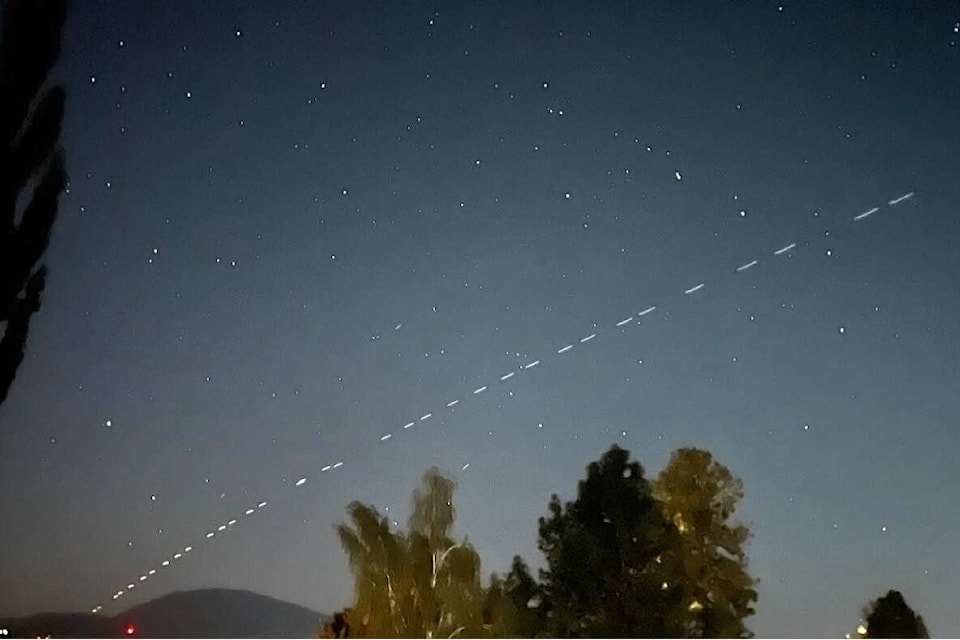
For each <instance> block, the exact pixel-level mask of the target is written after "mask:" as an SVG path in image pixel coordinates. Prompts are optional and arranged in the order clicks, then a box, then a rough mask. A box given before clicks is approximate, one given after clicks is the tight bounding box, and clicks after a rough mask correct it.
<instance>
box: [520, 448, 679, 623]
mask: <svg viewBox="0 0 960 640" xmlns="http://www.w3.org/2000/svg"><path fill="white" fill-rule="evenodd" d="M549 510H550V515H549V517H547V518H540V537H539V547H540V550H541V551H543V553H544V555H545V556H546V561H547V568H546V569H545V570H543V571H542V572H541V580H542V590H543V598H544V605H545V608H546V625H545V632H546V634H547V635H548V636H553V637H597V636H601V637H617V638H620V637H664V636H671V635H673V634H674V626H673V623H672V622H671V620H670V619H669V616H667V615H665V612H668V611H672V610H674V608H675V604H676V597H677V590H676V589H674V588H673V587H671V586H670V585H669V584H665V581H664V573H663V570H662V569H663V568H662V565H660V564H658V563H657V562H656V559H657V558H658V556H660V554H662V553H663V552H664V551H665V550H666V549H668V548H670V547H671V545H672V544H674V541H675V537H676V534H675V532H674V531H673V528H672V527H671V526H670V524H669V523H668V522H666V520H665V519H664V517H663V513H662V510H661V508H660V506H659V505H658V504H657V502H656V500H654V498H653V495H652V489H651V486H650V483H649V482H647V480H646V479H644V477H643V468H642V467H641V466H640V464H639V463H637V462H630V461H629V452H627V451H625V450H623V449H620V448H619V447H617V446H614V447H612V448H611V449H610V450H609V451H607V452H606V453H605V454H604V455H603V457H602V458H601V459H600V461H599V462H594V463H591V464H590V465H589V466H588V467H587V477H586V479H585V480H583V481H581V482H580V485H579V489H578V492H577V499H576V500H575V501H573V502H568V503H566V504H565V505H561V503H560V500H559V498H557V496H556V495H554V496H553V497H552V498H551V500H550V504H549Z"/></svg>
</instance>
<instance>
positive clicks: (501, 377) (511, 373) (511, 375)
mask: <svg viewBox="0 0 960 640" xmlns="http://www.w3.org/2000/svg"><path fill="white" fill-rule="evenodd" d="M515 375H517V372H516V371H511V372H510V373H507V374H504V375H502V376H500V382H503V381H504V380H509V379H510V378H512V377H513V376H515Z"/></svg>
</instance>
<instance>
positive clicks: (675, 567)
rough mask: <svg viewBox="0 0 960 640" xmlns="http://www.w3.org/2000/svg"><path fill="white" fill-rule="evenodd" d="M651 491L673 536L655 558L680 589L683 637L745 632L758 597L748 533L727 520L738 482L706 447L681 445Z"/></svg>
mask: <svg viewBox="0 0 960 640" xmlns="http://www.w3.org/2000/svg"><path fill="white" fill-rule="evenodd" d="M654 496H655V497H656V498H657V500H658V501H659V503H660V505H661V508H662V509H663V513H664V516H665V517H666V518H667V519H668V520H669V521H670V522H671V523H672V524H673V526H674V527H675V529H676V532H677V536H676V537H675V538H674V543H673V544H672V545H671V546H670V548H669V549H667V550H665V551H664V552H663V553H662V554H661V557H660V558H659V561H660V563H661V564H662V566H663V568H664V571H665V573H666V576H667V577H666V578H665V580H666V581H667V582H668V583H669V584H672V585H676V587H677V588H678V589H679V591H680V596H679V608H678V610H677V612H676V614H675V619H676V620H678V621H679V623H680V632H681V633H682V634H683V635H684V636H685V637H697V638H739V637H745V636H749V635H750V634H749V631H748V630H747V628H746V626H745V625H744V620H745V619H746V618H747V617H748V616H750V615H752V614H753V612H754V610H753V606H752V605H753V603H755V602H756V600H757V592H756V590H755V589H754V585H755V581H754V580H753V579H752V578H751V577H750V575H749V574H748V573H747V568H746V565H747V557H746V553H745V552H744V549H743V545H744V543H746V541H747V539H748V538H749V537H750V532H749V530H748V529H747V528H746V527H745V526H744V525H742V524H734V523H733V522H731V518H732V516H733V513H734V511H735V509H736V505H737V503H738V502H739V501H740V500H741V499H742V498H743V483H742V482H741V481H740V480H739V479H737V478H735V477H734V476H733V475H732V474H731V473H730V471H729V470H728V469H727V468H726V467H724V466H723V465H721V464H720V463H718V462H717V461H716V460H714V459H713V456H712V455H711V454H710V453H709V452H708V451H703V450H700V449H678V450H677V451H675V452H674V453H673V455H672V456H671V458H670V462H669V463H668V464H667V467H666V468H665V469H664V470H663V471H662V472H661V473H660V476H659V478H658V479H657V480H656V482H655V483H654Z"/></svg>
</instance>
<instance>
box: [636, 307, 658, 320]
mask: <svg viewBox="0 0 960 640" xmlns="http://www.w3.org/2000/svg"><path fill="white" fill-rule="evenodd" d="M656 309H657V305H653V306H652V307H647V308H646V309H644V310H643V311H641V312H640V313H638V314H637V317H638V318H639V317H640V316H645V315H647V314H648V313H652V312H653V311H656Z"/></svg>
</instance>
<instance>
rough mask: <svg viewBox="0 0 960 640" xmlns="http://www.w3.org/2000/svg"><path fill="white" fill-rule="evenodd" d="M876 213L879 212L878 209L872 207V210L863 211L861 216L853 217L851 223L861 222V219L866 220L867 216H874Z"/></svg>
mask: <svg viewBox="0 0 960 640" xmlns="http://www.w3.org/2000/svg"><path fill="white" fill-rule="evenodd" d="M877 211H880V207H874V208H873V209H870V210H869V211H864V212H863V213H861V214H860V215H858V216H854V217H853V221H854V222H856V221H857V220H863V219H864V218H866V217H867V216H872V215H873V214H875V213H876V212H877Z"/></svg>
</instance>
